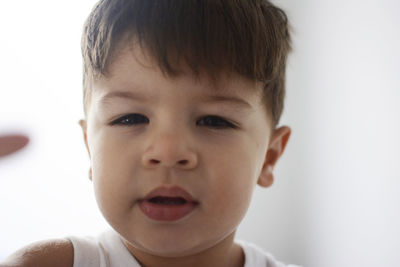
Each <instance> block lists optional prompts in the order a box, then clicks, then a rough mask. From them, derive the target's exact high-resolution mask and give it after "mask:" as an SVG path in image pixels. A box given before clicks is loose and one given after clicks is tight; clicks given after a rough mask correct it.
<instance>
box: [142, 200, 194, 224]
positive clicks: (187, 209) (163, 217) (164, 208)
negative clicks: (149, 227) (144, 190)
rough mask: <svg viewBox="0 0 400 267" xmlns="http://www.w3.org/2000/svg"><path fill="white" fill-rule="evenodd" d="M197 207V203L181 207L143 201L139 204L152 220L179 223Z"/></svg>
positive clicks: (189, 203) (187, 203)
mask: <svg viewBox="0 0 400 267" xmlns="http://www.w3.org/2000/svg"><path fill="white" fill-rule="evenodd" d="M196 206H197V203H195V202H186V203H185V204H181V205H162V204H156V203H152V202H150V201H146V200H144V201H142V202H140V204H139V207H140V209H141V210H142V212H143V213H144V214H145V215H146V216H147V217H149V218H150V219H153V220H156V221H169V222H171V221H177V220H179V219H181V218H183V217H185V216H186V215H188V214H189V213H191V212H192V211H193V210H194V209H195V208H196Z"/></svg>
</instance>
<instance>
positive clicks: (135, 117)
mask: <svg viewBox="0 0 400 267" xmlns="http://www.w3.org/2000/svg"><path fill="white" fill-rule="evenodd" d="M142 123H149V119H148V118H146V117H145V116H143V115H141V114H136V113H135V114H128V115H125V116H122V117H120V118H118V119H116V120H115V121H113V122H111V123H110V125H111V126H113V125H121V126H134V125H137V124H142Z"/></svg>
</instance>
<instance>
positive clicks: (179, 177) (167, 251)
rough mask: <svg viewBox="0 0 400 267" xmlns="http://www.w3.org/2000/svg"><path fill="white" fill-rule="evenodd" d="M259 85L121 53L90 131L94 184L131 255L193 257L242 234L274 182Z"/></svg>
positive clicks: (96, 99)
mask: <svg viewBox="0 0 400 267" xmlns="http://www.w3.org/2000/svg"><path fill="white" fill-rule="evenodd" d="M257 86H258V87H259V86H260V85H258V84H256V83H254V82H251V81H249V80H246V79H244V78H242V77H239V76H230V77H225V78H221V80H220V81H219V83H218V84H217V87H218V89H216V88H214V87H213V85H212V83H210V82H209V80H208V79H207V78H205V77H203V78H201V79H199V80H196V79H195V78H194V77H193V76H191V75H182V76H179V77H177V78H174V79H171V78H168V77H166V76H163V74H162V73H161V71H160V70H159V69H158V68H157V67H156V64H155V63H154V62H152V61H151V60H149V59H148V58H146V57H145V56H144V55H143V54H142V53H141V50H139V49H137V50H133V51H132V50H128V49H125V50H124V51H121V53H120V54H119V56H118V57H117V58H116V59H115V61H114V62H113V64H112V65H111V66H110V75H108V77H107V78H102V79H100V80H98V81H96V82H95V83H94V85H93V93H92V96H91V101H90V102H91V103H90V107H89V109H88V115H87V121H86V122H83V123H82V125H83V130H84V134H85V139H86V144H87V146H88V150H89V153H90V158H91V169H92V181H93V184H94V189H95V194H96V199H97V202H98V205H99V207H100V210H101V212H102V213H103V215H104V217H105V218H106V220H107V221H108V222H109V223H110V225H111V226H112V227H113V228H114V229H115V230H116V231H118V232H119V233H120V234H121V236H122V237H123V238H124V239H125V244H126V245H127V246H128V247H129V248H130V249H131V251H132V250H134V249H138V250H140V251H142V252H147V253H151V254H153V255H162V256H184V255H190V254H194V253H197V252H200V251H202V250H205V249H207V248H210V247H212V246H214V245H215V244H217V243H218V242H220V241H222V240H224V239H227V238H229V237H232V236H233V235H234V232H235V230H236V228H237V226H238V225H239V223H240V221H241V220H242V218H243V217H244V215H245V213H246V211H247V209H248V206H249V204H250V199H251V196H252V193H253V189H254V187H255V185H256V184H257V182H259V183H260V181H262V182H261V184H263V185H268V184H269V181H266V180H265V179H268V178H266V177H264V176H263V171H262V170H263V169H265V168H269V167H270V166H269V167H268V166H266V165H265V164H264V162H265V159H266V155H267V150H268V147H269V141H270V132H271V129H270V121H269V119H268V117H267V116H266V111H265V108H264V106H263V104H262V102H261V98H260V96H259V93H260V90H261V88H257ZM262 179H264V180H262ZM157 189H159V190H157ZM154 190H156V191H154ZM185 192H186V193H185Z"/></svg>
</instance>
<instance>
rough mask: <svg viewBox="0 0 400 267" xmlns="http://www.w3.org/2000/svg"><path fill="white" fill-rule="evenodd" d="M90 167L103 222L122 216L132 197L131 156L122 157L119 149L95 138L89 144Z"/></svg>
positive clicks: (115, 144)
mask: <svg viewBox="0 0 400 267" xmlns="http://www.w3.org/2000/svg"><path fill="white" fill-rule="evenodd" d="M93 148H94V149H93V150H92V152H93V153H92V157H91V164H92V172H93V178H92V181H93V186H94V192H95V196H96V201H97V203H98V206H99V208H100V210H101V211H102V213H103V215H104V216H105V217H106V218H109V217H111V216H115V214H123V213H124V212H125V211H126V210H128V209H129V208H130V203H131V202H132V201H133V197H134V196H135V188H136V186H135V184H134V182H135V179H132V178H133V177H132V176H133V173H134V168H135V166H134V164H133V162H134V160H133V159H132V156H133V155H126V153H125V152H124V151H123V146H121V145H120V144H117V143H115V142H112V139H111V138H107V136H106V135H99V136H98V138H97V139H96V140H95V143H93Z"/></svg>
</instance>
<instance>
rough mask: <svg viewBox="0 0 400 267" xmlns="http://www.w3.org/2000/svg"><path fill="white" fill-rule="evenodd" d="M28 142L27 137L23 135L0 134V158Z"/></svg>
mask: <svg viewBox="0 0 400 267" xmlns="http://www.w3.org/2000/svg"><path fill="white" fill-rule="evenodd" d="M28 143H29V138H28V137H27V136H24V135H19V134H13V135H2V136H0V158H2V157H5V156H8V155H10V154H12V153H14V152H16V151H18V150H20V149H21V148H23V147H25V146H26V145H27V144H28Z"/></svg>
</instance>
